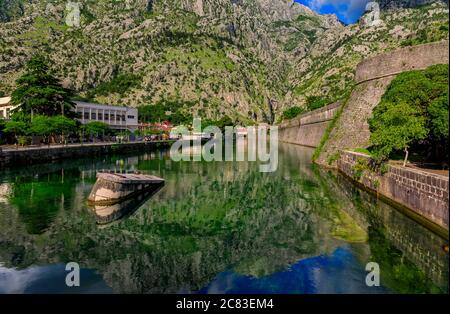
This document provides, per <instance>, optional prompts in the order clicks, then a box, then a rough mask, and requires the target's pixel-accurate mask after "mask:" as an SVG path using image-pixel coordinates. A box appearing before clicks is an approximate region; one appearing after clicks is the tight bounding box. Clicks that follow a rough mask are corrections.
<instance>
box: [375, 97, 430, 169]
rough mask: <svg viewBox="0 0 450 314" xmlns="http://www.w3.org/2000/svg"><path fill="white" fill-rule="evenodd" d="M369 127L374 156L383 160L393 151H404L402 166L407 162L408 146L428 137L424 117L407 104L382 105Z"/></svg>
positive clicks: (376, 111) (377, 109)
mask: <svg viewBox="0 0 450 314" xmlns="http://www.w3.org/2000/svg"><path fill="white" fill-rule="evenodd" d="M369 125H370V129H371V131H372V134H371V136H370V141H371V142H372V144H373V145H374V146H375V147H374V148H375V149H374V156H375V157H376V158H377V159H379V160H383V159H386V158H387V157H388V156H389V155H390V154H391V152H392V151H393V150H404V151H405V160H404V163H403V166H406V162H407V160H408V156H409V150H408V148H409V145H410V144H411V143H412V142H413V141H416V140H422V139H424V138H426V137H427V135H428V130H427V128H426V120H425V117H423V116H422V115H421V114H420V111H418V110H417V109H415V108H413V107H411V106H410V105H409V104H407V103H400V104H393V103H384V104H383V106H380V107H377V108H376V110H375V111H374V115H373V118H372V119H370V120H369Z"/></svg>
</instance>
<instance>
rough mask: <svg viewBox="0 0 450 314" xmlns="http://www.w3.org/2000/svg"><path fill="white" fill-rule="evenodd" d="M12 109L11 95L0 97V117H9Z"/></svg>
mask: <svg viewBox="0 0 450 314" xmlns="http://www.w3.org/2000/svg"><path fill="white" fill-rule="evenodd" d="M13 109H14V106H13V105H11V97H0V119H9V118H10V116H11V111H12V110H13Z"/></svg>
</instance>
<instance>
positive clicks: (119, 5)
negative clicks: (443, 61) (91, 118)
mask: <svg viewBox="0 0 450 314" xmlns="http://www.w3.org/2000/svg"><path fill="white" fill-rule="evenodd" d="M80 3H81V7H80V12H81V22H80V26H79V27H68V26H67V25H66V23H65V21H66V16H67V13H68V11H67V10H66V4H67V1H65V0H54V1H43V0H27V1H20V0H19V1H16V2H14V6H12V4H13V2H11V1H6V2H2V5H3V6H1V7H2V8H3V7H4V8H8V10H3V11H2V12H15V13H14V14H11V13H8V16H9V17H8V18H7V19H6V18H2V20H3V21H6V20H7V21H9V22H3V23H0V35H1V36H0V90H1V91H4V92H5V93H7V94H8V93H10V92H11V91H12V90H13V89H14V86H15V83H14V81H15V79H17V77H18V76H19V75H20V73H21V71H22V68H23V65H24V64H25V62H26V61H27V60H28V59H29V58H30V56H31V55H32V54H33V53H36V52H38V51H41V52H44V53H46V54H48V55H49V57H50V58H51V60H52V64H53V70H55V71H56V73H57V74H58V76H59V77H61V79H62V80H63V82H64V84H65V85H66V86H67V87H70V88H73V89H75V90H76V91H77V92H78V93H79V94H80V95H81V96H83V97H86V98H89V99H91V100H93V101H97V102H105V103H112V104H118V105H119V104H126V105H131V106H139V105H144V104H155V103H159V102H173V103H177V104H178V105H179V106H180V107H181V108H183V110H185V111H186V112H188V111H189V112H193V113H194V114H198V115H202V116H205V117H208V118H219V117H221V116H222V115H224V114H228V115H230V116H231V117H232V118H234V119H237V120H239V121H241V122H243V123H247V122H250V121H254V120H258V121H267V122H273V121H275V120H277V117H278V116H279V114H280V113H281V112H282V111H283V110H284V109H285V108H288V107H290V106H293V105H298V106H302V105H304V103H305V99H306V97H308V96H311V95H315V96H323V97H326V98H329V99H330V100H334V99H335V98H338V97H340V96H342V94H344V93H345V92H346V91H348V90H349V88H351V86H352V82H353V70H354V67H355V66H356V64H357V63H358V62H359V61H360V60H361V59H362V58H364V57H367V56H369V55H371V54H375V53H378V52H381V51H386V50H389V49H393V48H396V47H398V46H400V45H401V44H402V42H404V41H405V40H407V39H410V38H415V37H417V36H418V35H417V34H418V33H419V32H420V31H424V32H426V34H432V33H433V34H435V35H433V36H434V37H433V38H431V35H430V36H428V35H427V36H425V38H422V40H425V41H432V40H440V39H443V38H447V37H448V27H447V30H445V29H444V28H443V25H444V24H446V23H448V11H446V10H447V7H446V6H444V5H441V4H435V5H434V6H428V7H425V8H419V9H402V10H396V11H392V12H391V11H390V12H389V13H386V17H385V21H386V23H384V24H383V25H382V26H379V27H377V28H376V29H367V28H365V27H364V26H362V25H358V24H357V25H351V26H344V25H343V24H342V23H340V22H339V21H338V19H337V18H336V16H334V15H318V14H317V13H315V12H313V11H312V10H310V9H309V8H307V7H305V6H303V5H300V4H298V3H295V2H294V1H292V0H273V1H272V0H173V1H163V0H126V1H121V2H119V1H109V0H100V1H83V2H80ZM4 4H6V6H5V5H4ZM12 8H19V9H20V10H15V9H14V10H13V9H12ZM446 12H447V13H446ZM1 14H3V13H1ZM2 16H6V14H3V15H2ZM436 34H437V35H436ZM422 37H423V36H422ZM429 37H430V38H429Z"/></svg>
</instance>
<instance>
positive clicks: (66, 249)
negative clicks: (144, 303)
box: [0, 145, 448, 293]
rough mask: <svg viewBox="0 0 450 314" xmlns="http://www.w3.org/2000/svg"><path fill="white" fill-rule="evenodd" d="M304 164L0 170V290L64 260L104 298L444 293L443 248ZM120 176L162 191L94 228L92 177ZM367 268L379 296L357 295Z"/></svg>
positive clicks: (160, 163)
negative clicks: (143, 178)
mask: <svg viewBox="0 0 450 314" xmlns="http://www.w3.org/2000/svg"><path fill="white" fill-rule="evenodd" d="M310 157H311V150H309V149H305V148H301V147H298V146H294V145H282V146H281V147H280V161H279V168H278V171H277V172H274V173H260V172H259V167H258V165H257V164H256V163H247V162H212V163H207V162H173V161H171V160H170V158H169V156H168V152H165V151H159V152H154V153H149V154H143V155H139V156H129V157H127V156H117V157H111V158H101V159H95V160H80V161H74V162H72V161H70V162H64V163H59V164H53V165H47V166H45V167H39V168H33V167H30V168H29V169H28V171H27V172H25V171H23V170H10V171H8V172H5V173H4V174H2V175H1V177H0V182H2V183H1V184H2V186H7V187H8V188H2V189H1V190H0V191H6V192H5V194H6V195H0V199H2V200H3V201H1V202H0V264H1V265H2V267H1V268H0V292H8V291H10V290H8V289H7V288H6V287H8V286H9V284H10V283H11V282H12V281H13V280H14V278H16V279H20V278H23V272H25V273H26V272H27V271H31V270H33V273H34V272H37V273H40V272H41V273H43V272H44V269H45V271H46V272H47V273H48V272H50V273H52V272H54V273H55V274H56V273H57V272H58V271H57V269H54V268H52V267H56V266H54V265H60V264H61V263H62V264H63V263H66V262H70V261H77V262H78V263H79V264H80V265H81V267H83V268H84V269H94V270H95V272H96V273H97V274H99V275H101V276H98V275H94V274H93V273H89V272H86V273H85V276H86V280H91V282H93V284H92V287H99V288H98V291H99V292H104V291H105V290H104V289H103V288H100V287H105V286H108V287H110V288H111V289H112V291H113V292H125V293H179V292H198V293H214V292H227V293H247V292H261V293H269V292H273V293H332V292H336V293H357V292H362V293H385V292H394V293H433V292H434V293H442V292H448V288H447V285H448V270H447V268H448V255H447V254H445V252H444V251H443V250H442V249H441V248H442V245H443V244H444V243H445V241H444V240H443V239H441V238H439V237H438V236H436V235H434V234H433V233H431V232H429V231H428V230H427V229H425V228H423V227H421V226H420V225H418V224H417V223H415V222H414V221H412V220H410V219H409V218H407V217H405V216H404V215H402V214H401V213H399V212H398V211H396V210H395V209H393V208H391V207H390V206H389V205H386V204H384V203H382V202H380V201H377V200H376V199H375V198H374V197H372V196H371V195H369V194H367V193H365V192H363V191H359V190H358V189H356V188H354V186H353V185H351V184H350V183H349V182H348V181H346V180H345V178H343V177H341V176H340V175H337V174H336V173H334V172H329V171H324V170H322V169H319V168H316V167H314V166H313V165H312V164H311V163H310V162H309V160H310ZM117 168H120V170H130V171H140V172H142V173H145V174H150V175H156V176H158V177H162V178H164V179H165V181H166V185H165V186H164V187H163V188H162V189H161V190H160V191H159V192H158V193H157V194H155V195H154V196H153V197H152V198H151V199H149V200H143V199H142V200H136V203H137V204H127V205H125V204H124V207H125V208H126V210H125V211H128V212H130V211H131V212H134V213H133V214H132V215H128V216H127V217H123V219H121V220H119V221H117V222H116V223H114V224H111V225H110V226H108V228H102V229H99V228H98V227H97V224H96V219H95V217H94V216H95V214H94V213H93V211H92V210H91V209H89V208H88V207H87V206H86V202H85V200H86V198H87V196H88V194H89V191H90V190H91V188H92V186H93V184H94V183H95V174H96V172H97V171H98V170H103V169H104V170H119V169H117ZM141 201H142V204H139V203H140V202H141ZM136 208H138V210H136ZM129 209H131V210H129ZM113 211H114V212H117V213H119V212H120V213H123V209H120V210H118V211H115V210H113ZM368 262H377V263H379V264H380V267H381V271H382V275H381V277H382V278H381V283H382V285H383V287H380V288H376V289H374V288H369V287H367V286H365V275H366V274H367V273H366V272H365V265H366V263H368ZM427 265H431V266H428V267H427ZM42 267H44V268H42ZM45 267H47V268H45ZM13 268H15V269H16V270H17V271H16V270H14V271H13V270H12V269H13ZM52 269H53V270H52ZM5 273H7V274H8V279H7V280H5V278H6V277H5V276H4V274H5ZM55 276H56V275H55ZM50 277H51V276H44V275H42V277H41V278H42V280H43V281H46V286H47V287H48V292H50V291H55V289H58V287H59V286H58V285H59V284H60V283H59V282H55V280H53V279H50ZM45 278H47V279H45ZM82 280H83V278H82ZM94 282H95V284H94ZM102 289H103V290H102ZM19 290H20V291H22V292H27V293H32V292H37V291H38V290H37V288H36V286H33V285H32V284H23V285H22V288H21V289H19ZM39 291H40V292H42V290H39ZM90 291H92V290H90ZM44 292H45V291H44Z"/></svg>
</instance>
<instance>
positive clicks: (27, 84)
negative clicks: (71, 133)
mask: <svg viewBox="0 0 450 314" xmlns="http://www.w3.org/2000/svg"><path fill="white" fill-rule="evenodd" d="M16 83H17V89H16V90H15V91H14V92H13V93H12V100H11V101H12V103H13V104H15V105H18V110H19V111H21V112H22V113H23V114H25V115H30V116H31V117H33V116H34V115H46V116H55V115H63V116H66V117H74V116H75V112H74V111H73V108H74V107H75V103H73V102H72V101H71V97H72V96H73V94H72V91H71V90H69V89H66V88H64V87H63V86H62V85H61V83H60V82H59V80H58V79H57V78H55V77H54V76H53V75H52V74H51V73H50V69H49V66H48V61H47V60H46V58H45V57H43V56H41V55H36V56H34V57H33V58H31V60H30V61H28V63H27V65H26V69H25V73H24V74H23V75H22V76H21V77H20V78H19V79H18V80H17V81H16Z"/></svg>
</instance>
